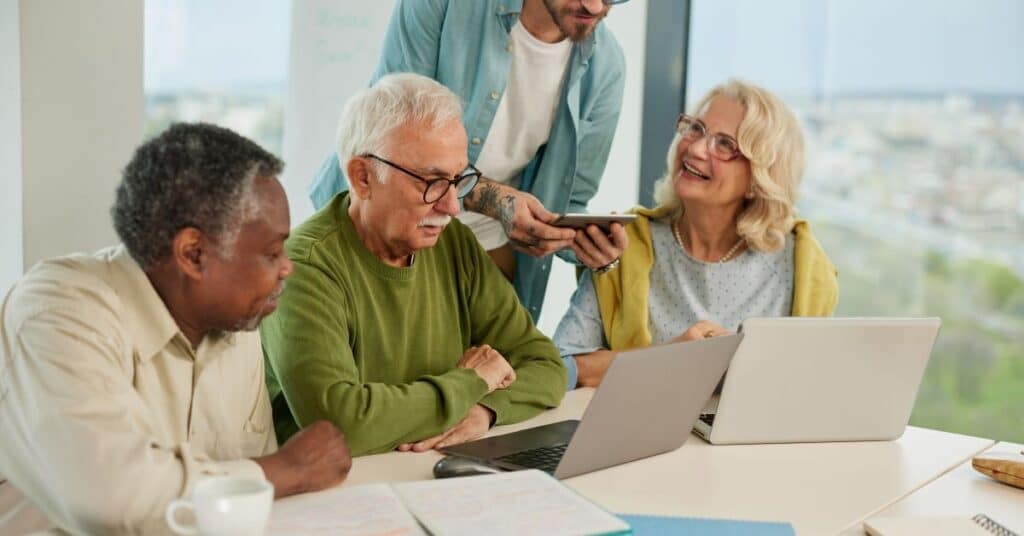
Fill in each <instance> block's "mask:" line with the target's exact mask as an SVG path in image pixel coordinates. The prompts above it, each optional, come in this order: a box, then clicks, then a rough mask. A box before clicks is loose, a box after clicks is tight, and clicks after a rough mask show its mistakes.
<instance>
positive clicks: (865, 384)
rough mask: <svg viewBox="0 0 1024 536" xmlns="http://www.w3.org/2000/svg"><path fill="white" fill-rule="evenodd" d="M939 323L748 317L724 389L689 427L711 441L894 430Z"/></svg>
mask: <svg viewBox="0 0 1024 536" xmlns="http://www.w3.org/2000/svg"><path fill="white" fill-rule="evenodd" d="M940 323H941V321H940V320H939V319H938V318H751V319H748V320H746V321H745V322H743V325H742V326H741V328H740V332H742V333H743V334H744V335H745V337H744V339H743V344H741V345H740V346H739V349H737V350H736V355H735V356H733V359H732V363H731V364H730V365H729V371H728V373H726V376H725V384H724V385H723V387H722V393H721V395H720V396H719V397H716V398H712V400H711V403H710V404H709V407H708V408H707V409H706V410H705V413H704V414H702V415H701V418H700V420H698V421H697V424H696V426H695V428H694V432H696V433H697V435H698V436H700V437H702V438H704V439H705V440H706V441H708V442H710V443H714V444H745V443H802V442H825V441H865V440H889V439H896V438H898V437H900V436H901V435H903V431H904V429H905V428H906V426H907V422H908V421H909V420H910V412H911V410H912V409H913V408H914V401H915V400H916V398H917V391H918V387H919V386H920V385H921V378H922V377H923V376H924V370H925V366H926V365H927V364H928V357H929V356H930V355H931V351H932V346H933V345H934V344H935V338H936V336H937V335H938V332H939V325H940ZM716 399H717V408H716V407H715V405H716V404H715V402H716Z"/></svg>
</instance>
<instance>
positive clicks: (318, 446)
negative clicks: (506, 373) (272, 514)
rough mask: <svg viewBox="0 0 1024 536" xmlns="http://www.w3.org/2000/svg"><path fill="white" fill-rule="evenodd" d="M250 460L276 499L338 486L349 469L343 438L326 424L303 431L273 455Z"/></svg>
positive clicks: (345, 444)
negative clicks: (264, 478) (261, 473)
mask: <svg viewBox="0 0 1024 536" xmlns="http://www.w3.org/2000/svg"><path fill="white" fill-rule="evenodd" d="M253 461H255V462H256V463H258V464H259V465H260V467H261V468H263V474H264V475H265V476H266V478H267V480H269V481H270V483H272V484H273V485H274V497H275V498H277V499H280V498H281V497H287V496H289V495H295V494H297V493H305V492H307V491H318V490H321V489H324V488H329V487H332V486H336V485H338V484H341V483H342V482H343V481H344V480H345V477H346V476H348V471H349V469H351V468H352V455H351V454H349V451H348V444H347V443H346V442H345V435H344V434H342V433H341V431H340V430H338V428H337V427H336V426H334V424H332V423H331V422H329V421H317V422H315V423H313V424H311V425H309V426H307V427H306V428H303V429H302V430H300V431H299V433H297V434H295V435H293V436H292V437H291V439H289V440H288V441H286V442H285V444H284V445H282V446H281V448H280V449H278V451H277V452H275V453H274V454H271V455H269V456H264V457H262V458H256V459H254V460H253Z"/></svg>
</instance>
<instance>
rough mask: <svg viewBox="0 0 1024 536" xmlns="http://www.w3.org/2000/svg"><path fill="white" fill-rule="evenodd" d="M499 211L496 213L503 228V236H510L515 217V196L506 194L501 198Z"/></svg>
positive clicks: (514, 227) (514, 226) (513, 229)
mask: <svg viewBox="0 0 1024 536" xmlns="http://www.w3.org/2000/svg"><path fill="white" fill-rule="evenodd" d="M499 203H500V212H499V214H498V216H499V218H498V221H499V222H501V228H502V229H504V230H505V236H508V237H509V238H511V237H512V231H515V229H516V224H515V217H516V198H515V196H514V195H506V196H505V197H502V198H501V201H499Z"/></svg>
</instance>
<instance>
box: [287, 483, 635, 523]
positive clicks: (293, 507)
mask: <svg viewBox="0 0 1024 536" xmlns="http://www.w3.org/2000/svg"><path fill="white" fill-rule="evenodd" d="M307 533H318V534H346V535H353V536H356V535H360V536H361V535H383V534H387V535H389V536H397V535H408V536H413V535H426V534H433V535H439V536H447V535H453V536H458V535H463V534H465V535H470V534H472V535H477V534H484V533H486V534H487V535H488V536H493V535H506V534H507V535H519V534H539V535H544V534H552V535H554V534H609V535H610V534H630V533H631V530H630V527H629V525H628V524H626V523H625V522H624V521H622V520H621V519H619V518H617V517H615V516H614V515H612V514H610V513H608V512H606V511H605V510H603V509H601V508H600V507H599V506H597V505H595V504H594V503H592V502H590V501H589V500H587V499H585V498H583V497H582V496H581V495H579V494H577V493H576V492H575V491H573V490H571V489H569V488H568V487H566V486H564V485H563V484H562V483H561V482H559V481H558V480H556V479H555V478H554V477H552V476H551V475H549V474H547V473H545V472H543V471H538V470H528V471H514V472H508V473H500V474H493V475H480V476H467V477H460V478H450V479H444V480H423V481H418V482H402V483H395V484H370V485H365V486H354V487H344V486H341V487H338V488H335V489H332V490H328V491H324V492H320V493H315V494H309V495H303V496H299V497H290V498H287V499H282V500H280V501H277V502H275V503H274V506H273V510H272V511H271V515H270V526H269V527H268V529H267V534H271V535H277V534H282V535H283V534H307Z"/></svg>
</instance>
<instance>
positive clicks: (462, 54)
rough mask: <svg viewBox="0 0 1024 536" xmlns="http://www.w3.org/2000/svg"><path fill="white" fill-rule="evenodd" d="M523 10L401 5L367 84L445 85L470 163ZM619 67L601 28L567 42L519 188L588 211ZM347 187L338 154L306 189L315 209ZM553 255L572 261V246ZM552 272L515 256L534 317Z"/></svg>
mask: <svg viewBox="0 0 1024 536" xmlns="http://www.w3.org/2000/svg"><path fill="white" fill-rule="evenodd" d="M521 10H522V0H399V1H398V2H397V3H396V5H395V10H394V12H393V13H392V15H391V20H390V22H389V23H388V28H387V33H386V34H385V36H384V49H383V52H382V53H381V58H380V63H379V65H378V66H377V70H376V71H375V72H374V74H373V79H372V80H371V82H370V83H371V84H373V83H374V82H376V81H377V80H378V79H380V78H381V77H382V76H384V75H386V74H389V73H394V72H415V73H419V74H422V75H424V76H428V77H431V78H433V79H435V80H437V81H438V82H440V83H442V84H444V85H445V86H447V87H448V88H449V89H451V90H452V91H453V92H454V93H455V94H456V95H458V96H459V97H460V98H461V99H462V101H463V103H464V112H463V119H462V121H463V125H464V126H465V127H466V134H467V136H468V137H469V161H470V162H476V160H477V158H478V157H479V156H480V149H481V148H482V147H483V144H484V141H485V140H486V138H487V134H488V133H489V132H490V130H491V122H492V121H493V120H494V115H495V113H496V112H497V110H498V104H499V102H500V101H501V96H502V94H503V93H504V91H505V87H506V85H507V84H508V73H509V67H510V66H511V62H512V55H511V53H510V50H509V43H510V37H509V31H510V30H511V29H512V27H513V26H514V25H515V24H516V22H517V21H518V19H519V13H520V12H521ZM625 70H626V62H625V58H624V56H623V54H622V49H621V48H620V47H619V44H618V42H616V41H615V38H614V37H613V36H612V34H611V32H610V31H609V30H608V29H607V28H606V27H605V25H604V24H599V25H598V26H597V28H596V29H595V30H594V32H593V33H592V34H591V35H590V36H589V37H588V38H587V39H585V40H583V41H581V42H579V43H576V44H574V46H573V51H572V55H571V57H570V59H569V68H568V71H567V75H566V76H567V78H566V79H565V81H564V83H563V85H562V94H561V98H560V99H561V102H560V103H559V105H558V110H557V112H556V115H555V120H554V122H553V123H552V125H551V133H550V135H549V137H548V142H547V143H546V144H545V145H543V146H542V147H541V148H540V149H539V150H538V151H537V154H536V155H535V156H534V158H533V159H532V160H531V161H530V163H529V164H528V165H527V166H526V169H525V170H524V171H523V175H522V179H521V183H520V189H521V190H523V191H525V192H529V193H531V194H533V195H534V196H535V197H536V198H537V199H538V200H540V202H541V203H542V204H543V205H544V207H545V208H547V209H548V210H550V211H552V212H556V213H562V212H586V207H587V203H588V202H589V201H590V199H591V198H592V197H593V196H594V194H595V193H597V187H598V184H599V182H600V180H601V175H602V173H603V172H604V167H605V163H606V162H607V160H608V151H609V149H610V148H611V144H612V138H613V137H614V134H615V126H616V124H617V123H618V120H619V110H620V109H621V107H622V91H623V83H624V80H625ZM346 189H348V181H347V180H346V178H345V176H344V173H343V172H342V170H341V168H340V166H339V165H338V156H337V155H336V154H332V155H329V156H328V157H327V159H326V160H325V161H324V164H323V166H321V168H320V171H318V172H317V175H316V177H315V178H314V180H313V183H312V185H310V189H309V193H310V198H311V199H312V200H313V205H314V206H315V207H316V208H317V209H319V208H320V207H322V206H323V205H325V204H326V203H327V202H328V201H330V199H331V198H332V197H334V195H335V194H337V193H338V192H339V191H342V190H346ZM560 255H561V256H562V257H563V258H565V259H566V260H568V261H570V262H576V260H575V257H574V256H573V255H572V252H571V250H565V251H563V252H562V253H560ZM550 267H551V256H546V257H543V258H534V257H531V256H529V255H526V254H523V253H518V252H517V253H516V273H515V279H514V281H513V284H514V285H515V289H516V294H517V295H518V296H519V299H520V301H522V303H523V305H524V306H525V307H526V308H527V310H528V311H529V312H530V314H531V315H532V316H533V318H534V321H536V320H537V319H538V318H539V317H540V311H541V305H542V304H543V302H544V293H545V291H546V290H547V283H548V274H549V273H550Z"/></svg>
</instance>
